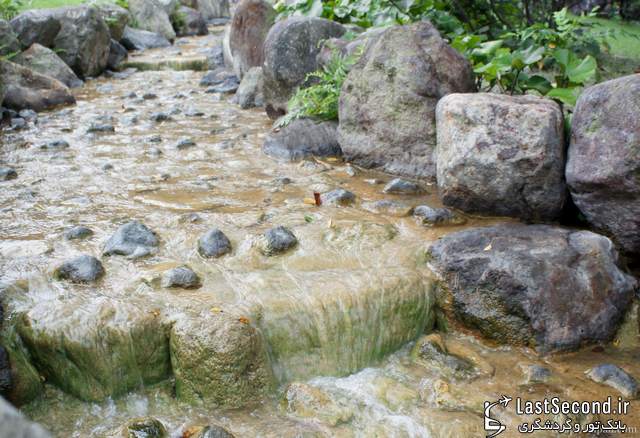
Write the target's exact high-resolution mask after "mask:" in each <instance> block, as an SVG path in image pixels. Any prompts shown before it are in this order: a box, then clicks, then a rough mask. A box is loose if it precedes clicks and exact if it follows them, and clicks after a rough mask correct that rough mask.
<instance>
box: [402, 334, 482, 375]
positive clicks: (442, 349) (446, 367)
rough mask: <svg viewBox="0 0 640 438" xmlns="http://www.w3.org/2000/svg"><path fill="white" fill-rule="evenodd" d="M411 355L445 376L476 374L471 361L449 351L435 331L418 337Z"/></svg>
mask: <svg viewBox="0 0 640 438" xmlns="http://www.w3.org/2000/svg"><path fill="white" fill-rule="evenodd" d="M412 356H413V357H414V358H415V360H417V361H418V362H420V363H421V364H423V365H425V366H429V367H432V368H434V369H436V370H437V371H438V372H439V373H440V374H443V375H446V376H451V377H456V378H470V377H473V376H474V375H475V374H476V370H475V367H474V365H473V363H472V362H470V361H468V360H466V359H465V358H463V357H459V356H457V355H455V354H451V353H449V351H447V348H446V345H445V343H444V342H443V340H442V337H441V336H440V335H439V334H437V333H434V334H431V335H427V336H423V337H422V338H420V339H419V340H418V341H417V342H416V345H415V346H414V348H413V351H412Z"/></svg>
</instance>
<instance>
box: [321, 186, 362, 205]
mask: <svg viewBox="0 0 640 438" xmlns="http://www.w3.org/2000/svg"><path fill="white" fill-rule="evenodd" d="M320 199H321V201H322V204H323V205H335V206H343V207H344V206H348V205H351V204H353V203H354V202H356V195H354V194H353V193H352V192H350V191H349V190H345V189H336V190H331V191H330V192H327V193H323V194H322V195H321V196H320Z"/></svg>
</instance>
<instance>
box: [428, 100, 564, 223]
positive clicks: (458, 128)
mask: <svg viewBox="0 0 640 438" xmlns="http://www.w3.org/2000/svg"><path fill="white" fill-rule="evenodd" d="M436 120H437V132H438V135H437V136H438V148H437V157H438V158H437V164H438V166H437V168H438V170H437V174H438V190H439V192H440V197H441V198H442V202H443V203H444V204H445V205H448V206H451V207H456V208H458V209H460V210H462V211H465V212H469V213H480V214H486V215H491V216H513V217H518V218H521V219H524V220H531V221H534V220H553V219H556V218H558V216H559V215H560V213H561V212H562V209H563V207H564V203H565V199H566V197H567V188H566V185H565V181H564V168H565V153H564V150H565V146H564V122H563V116H562V111H561V109H560V106H559V105H558V104H557V103H556V102H554V101H552V100H550V99H544V98H540V97H535V96H507V95H501V94H493V93H475V94H450V95H448V96H445V97H444V98H442V100H440V102H438V106H437V109H436Z"/></svg>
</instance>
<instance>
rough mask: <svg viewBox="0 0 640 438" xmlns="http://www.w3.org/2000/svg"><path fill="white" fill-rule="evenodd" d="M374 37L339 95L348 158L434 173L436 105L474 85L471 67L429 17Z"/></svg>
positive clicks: (410, 172) (402, 171) (408, 172)
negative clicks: (426, 19) (446, 97)
mask: <svg viewBox="0 0 640 438" xmlns="http://www.w3.org/2000/svg"><path fill="white" fill-rule="evenodd" d="M369 41H370V43H368V44H367V45H366V49H365V50H364V53H363V54H362V56H361V58H360V60H359V61H358V62H357V63H356V64H355V66H354V67H353V68H352V69H351V71H350V72H349V75H348V76H347V78H346V80H345V82H344V84H343V86H342V92H341V95H340V105H339V113H340V115H339V119H340V127H339V130H338V132H339V143H340V146H341V147H342V150H343V152H344V154H345V157H346V158H347V160H349V161H352V162H354V163H356V164H358V165H361V166H363V167H367V168H379V169H382V170H384V171H386V172H389V173H393V174H398V175H403V176H412V177H421V178H429V179H435V175H436V157H435V149H436V123H435V109H436V104H437V103H438V100H439V99H441V98H442V97H443V96H445V95H447V94H450V93H455V92H472V91H475V84H474V79H473V72H472V69H471V65H470V64H469V62H468V61H467V60H466V59H465V58H464V56H462V55H461V54H460V53H458V52H457V51H456V50H455V49H453V48H452V47H451V46H449V45H448V44H447V43H446V42H445V40H443V39H442V38H441V36H440V34H439V33H438V31H437V30H436V29H435V27H433V26H432V25H431V23H429V22H426V21H424V22H420V23H415V24H411V25H406V26H392V27H390V28H388V29H387V30H385V31H384V33H383V34H382V35H379V36H378V37H377V38H371V39H370V40H369Z"/></svg>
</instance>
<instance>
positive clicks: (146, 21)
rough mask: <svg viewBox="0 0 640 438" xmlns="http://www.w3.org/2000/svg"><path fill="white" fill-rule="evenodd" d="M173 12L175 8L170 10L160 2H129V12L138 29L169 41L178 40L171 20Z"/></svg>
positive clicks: (152, 0) (140, 0)
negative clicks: (158, 35)
mask: <svg viewBox="0 0 640 438" xmlns="http://www.w3.org/2000/svg"><path fill="white" fill-rule="evenodd" d="M174 7H175V6H174ZM173 10H174V8H170V9H169V8H168V7H167V5H166V4H164V3H161V1H160V0H129V11H130V12H131V17H132V20H133V21H134V22H135V23H136V27H137V28H140V29H142V30H147V31H149V32H154V33H157V34H160V35H162V36H163V37H165V38H166V39H167V40H169V41H173V40H174V39H175V38H176V33H175V31H174V30H173V26H172V25H171V20H170V19H169V14H171V12H173Z"/></svg>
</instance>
